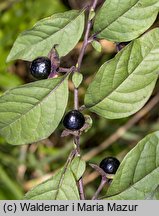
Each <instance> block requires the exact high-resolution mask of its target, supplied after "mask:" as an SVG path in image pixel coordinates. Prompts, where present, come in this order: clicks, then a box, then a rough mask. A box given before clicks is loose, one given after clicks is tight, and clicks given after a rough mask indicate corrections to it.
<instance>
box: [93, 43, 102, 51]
mask: <svg viewBox="0 0 159 216" xmlns="http://www.w3.org/2000/svg"><path fill="white" fill-rule="evenodd" d="M92 46H93V47H94V49H95V50H96V51H97V52H101V51H102V46H101V44H100V43H99V42H98V41H96V40H94V41H93V42H92Z"/></svg>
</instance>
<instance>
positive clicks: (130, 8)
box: [97, 0, 140, 36]
mask: <svg viewBox="0 0 159 216" xmlns="http://www.w3.org/2000/svg"><path fill="white" fill-rule="evenodd" d="M139 1H140V0H138V1H137V2H136V3H134V5H133V6H132V7H131V8H129V9H128V10H126V11H124V12H123V13H122V14H121V15H120V16H119V17H117V18H116V19H115V20H113V21H112V22H110V23H109V24H108V25H106V26H105V27H103V28H102V29H101V30H100V31H98V32H97V36H98V34H100V33H101V32H102V31H104V30H105V29H106V28H108V27H109V26H110V25H112V24H113V23H114V22H116V21H117V20H118V19H119V18H120V17H122V16H123V15H124V14H126V13H127V12H128V11H130V10H131V9H132V8H133V7H135V6H136V5H137V4H138V3H139Z"/></svg>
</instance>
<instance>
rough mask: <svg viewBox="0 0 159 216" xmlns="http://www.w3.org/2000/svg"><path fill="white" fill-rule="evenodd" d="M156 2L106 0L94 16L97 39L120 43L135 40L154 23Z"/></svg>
mask: <svg viewBox="0 0 159 216" xmlns="http://www.w3.org/2000/svg"><path fill="white" fill-rule="evenodd" d="M158 10H159V1H158V0H151V1H150V0H127V1H125V0H106V1H105V3H104V4H103V6H102V8H101V9H100V10H99V13H98V14H97V16H96V19H95V24H94V32H98V35H97V37H98V38H106V39H108V40H112V41H116V42H122V41H130V40H132V39H134V38H137V37H138V36H139V35H141V34H142V33H143V32H145V31H146V30H147V29H148V28H149V27H150V26H151V25H152V24H153V22H154V21H155V19H156V17H157V14H158Z"/></svg>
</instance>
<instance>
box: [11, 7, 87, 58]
mask: <svg viewBox="0 0 159 216" xmlns="http://www.w3.org/2000/svg"><path fill="white" fill-rule="evenodd" d="M83 29H84V12H81V13H79V11H75V10H73V11H68V12H65V13H59V14H55V15H53V16H51V17H48V18H45V19H43V20H41V21H39V22H37V23H36V25H35V26H34V27H33V28H32V29H30V30H28V31H25V32H23V33H22V34H20V35H19V37H18V38H17V40H16V41H15V43H14V45H13V48H12V50H11V52H10V54H9V56H8V58H7V61H10V60H15V59H24V60H33V59H34V58H36V57H37V56H47V55H48V53H49V51H50V50H51V48H52V47H53V45H55V44H59V46H58V47H57V51H58V52H59V55H60V56H64V55H66V54H67V53H68V52H69V51H71V50H72V49H73V48H74V47H75V45H76V44H77V43H78V41H79V39H80V38H81V35H82V33H83Z"/></svg>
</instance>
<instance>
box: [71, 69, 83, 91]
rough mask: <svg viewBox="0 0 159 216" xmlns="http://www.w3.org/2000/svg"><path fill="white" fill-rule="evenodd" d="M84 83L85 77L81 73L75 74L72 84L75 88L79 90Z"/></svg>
mask: <svg viewBox="0 0 159 216" xmlns="http://www.w3.org/2000/svg"><path fill="white" fill-rule="evenodd" d="M82 81H83V75H82V74H81V73H78V72H74V73H73V76H72V82H73V84H74V86H75V88H78V87H79V86H80V84H81V83H82Z"/></svg>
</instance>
